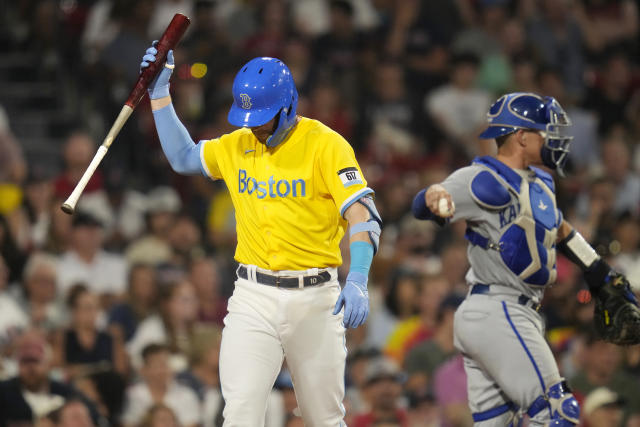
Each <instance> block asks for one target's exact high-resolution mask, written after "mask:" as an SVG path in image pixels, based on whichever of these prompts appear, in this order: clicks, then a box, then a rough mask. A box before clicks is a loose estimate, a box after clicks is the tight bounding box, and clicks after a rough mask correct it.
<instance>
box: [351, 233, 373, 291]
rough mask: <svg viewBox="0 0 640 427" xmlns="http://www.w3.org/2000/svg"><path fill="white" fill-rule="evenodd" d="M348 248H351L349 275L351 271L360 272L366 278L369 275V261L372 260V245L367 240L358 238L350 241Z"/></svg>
mask: <svg viewBox="0 0 640 427" xmlns="http://www.w3.org/2000/svg"><path fill="white" fill-rule="evenodd" d="M349 248H350V249H351V265H350V267H349V275H351V273H360V274H362V275H364V277H365V279H366V278H367V277H368V276H369V268H370V267H371V261H373V245H372V244H371V243H369V242H363V241H360V240H359V241H356V242H352V243H351V245H349ZM365 283H366V280H365Z"/></svg>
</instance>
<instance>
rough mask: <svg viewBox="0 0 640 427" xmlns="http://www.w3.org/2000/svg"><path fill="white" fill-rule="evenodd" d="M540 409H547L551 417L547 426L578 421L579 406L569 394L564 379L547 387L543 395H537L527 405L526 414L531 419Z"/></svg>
mask: <svg viewBox="0 0 640 427" xmlns="http://www.w3.org/2000/svg"><path fill="white" fill-rule="evenodd" d="M542 411H549V412H550V414H551V419H550V420H549V424H547V426H552V427H570V426H576V425H578V424H579V422H580V407H579V406H578V401H577V400H576V399H575V397H573V394H571V390H570V389H569V387H568V386H567V383H566V382H565V381H562V382H559V383H556V384H554V385H552V386H551V387H549V389H548V390H547V392H546V393H545V394H544V395H541V396H539V397H538V398H537V399H536V400H535V401H534V402H533V403H532V404H531V406H530V407H529V410H528V411H527V415H529V418H531V419H533V418H535V417H536V416H537V415H538V414H541V412H542Z"/></svg>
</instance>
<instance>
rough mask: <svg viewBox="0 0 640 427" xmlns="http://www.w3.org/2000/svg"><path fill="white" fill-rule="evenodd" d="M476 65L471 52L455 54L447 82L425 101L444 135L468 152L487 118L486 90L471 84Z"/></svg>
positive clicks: (487, 98) (488, 98)
mask: <svg viewBox="0 0 640 427" xmlns="http://www.w3.org/2000/svg"><path fill="white" fill-rule="evenodd" d="M478 64H479V59H478V57H476V56H475V55H473V54H472V53H459V54H457V55H455V56H454V57H453V58H452V64H451V66H452V70H451V79H450V81H449V83H448V84H446V85H443V86H440V87H438V88H436V89H434V90H433V91H432V92H431V93H430V94H429V95H427V97H426V98H425V101H424V107H425V110H426V112H427V113H428V114H429V116H431V117H432V118H433V119H434V120H435V122H436V125H437V126H438V128H439V130H440V131H441V132H442V133H443V134H444V136H445V137H446V138H448V139H450V140H451V141H452V142H457V143H458V144H461V145H463V146H464V147H465V150H466V151H467V153H468V154H471V155H474V154H476V153H475V150H476V147H477V146H478V141H479V140H478V138H477V135H478V134H479V133H480V130H481V128H482V127H483V126H484V125H485V123H486V120H487V118H486V115H485V113H484V112H485V111H487V110H488V109H489V106H490V105H491V95H490V94H489V92H487V91H485V90H483V89H479V88H476V87H475V86H474V82H475V79H476V75H477V71H478Z"/></svg>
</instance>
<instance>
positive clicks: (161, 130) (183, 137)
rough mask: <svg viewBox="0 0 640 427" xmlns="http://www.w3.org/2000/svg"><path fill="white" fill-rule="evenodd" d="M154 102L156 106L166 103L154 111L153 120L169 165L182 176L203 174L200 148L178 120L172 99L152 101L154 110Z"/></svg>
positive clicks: (167, 97)
mask: <svg viewBox="0 0 640 427" xmlns="http://www.w3.org/2000/svg"><path fill="white" fill-rule="evenodd" d="M167 101H168V102H167ZM154 102H155V103H156V106H159V105H162V104H165V103H166V104H165V105H164V106H163V107H160V108H158V109H154V110H153V119H154V121H155V124H156V130H157V131H158V137H159V138H160V144H161V145H162V150H163V151H164V154H165V155H166V156H167V160H169V164H170V165H171V167H172V168H173V170H174V171H176V172H178V173H181V174H185V175H196V174H198V173H201V172H202V162H201V160H200V146H199V145H196V144H195V143H194V142H193V140H192V139H191V136H189V132H188V131H187V129H186V128H185V127H184V125H183V124H182V123H181V122H180V119H178V116H177V115H176V112H175V110H174V108H173V104H171V98H170V97H169V96H166V97H164V98H160V99H154V100H152V101H151V103H152V104H151V105H152V109H153V108H154Z"/></svg>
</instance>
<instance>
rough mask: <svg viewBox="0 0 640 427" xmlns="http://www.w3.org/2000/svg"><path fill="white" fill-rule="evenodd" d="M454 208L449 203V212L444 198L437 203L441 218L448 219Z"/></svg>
mask: <svg viewBox="0 0 640 427" xmlns="http://www.w3.org/2000/svg"><path fill="white" fill-rule="evenodd" d="M453 211H454V206H453V201H451V210H449V202H448V201H447V199H445V198H444V197H443V198H441V199H440V200H439V201H438V213H439V215H440V216H441V217H443V218H448V217H450V216H452V215H453Z"/></svg>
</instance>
